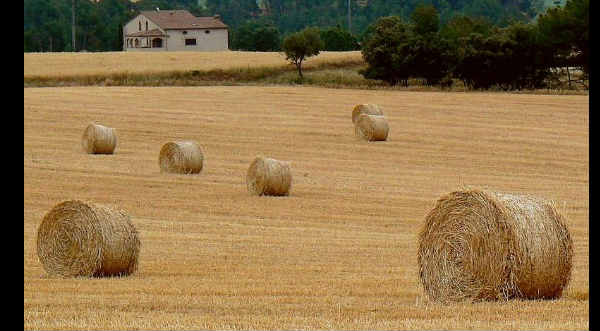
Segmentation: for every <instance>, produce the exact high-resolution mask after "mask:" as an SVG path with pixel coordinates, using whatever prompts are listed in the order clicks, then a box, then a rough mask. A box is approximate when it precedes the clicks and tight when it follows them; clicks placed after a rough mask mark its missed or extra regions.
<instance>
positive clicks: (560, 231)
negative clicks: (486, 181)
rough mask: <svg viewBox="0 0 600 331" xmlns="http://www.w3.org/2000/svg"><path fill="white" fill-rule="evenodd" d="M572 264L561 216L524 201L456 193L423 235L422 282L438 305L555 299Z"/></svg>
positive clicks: (546, 205)
mask: <svg viewBox="0 0 600 331" xmlns="http://www.w3.org/2000/svg"><path fill="white" fill-rule="evenodd" d="M572 259H573V243H572V240H571V236H570V234H569V231H568V228H567V226H566V224H565V219H564V217H563V216H561V215H560V214H559V213H558V212H557V211H556V209H555V207H554V205H553V204H552V203H551V202H547V201H545V200H542V199H539V198H536V197H530V196H524V195H513V194H503V193H496V192H489V191H482V190H465V191H456V192H452V193H450V194H447V195H445V196H443V197H441V198H440V199H439V200H438V201H437V203H436V205H435V207H434V208H433V209H432V210H431V211H430V212H429V213H428V215H427V217H426V219H425V224H424V226H423V228H422V230H421V232H420V234H419V250H418V264H419V275H420V279H421V282H422V284H423V287H424V289H425V292H426V293H427V295H428V297H429V298H430V299H432V300H434V301H442V302H448V301H461V300H472V301H479V300H500V299H502V300H507V299H512V298H522V299H554V298H558V297H560V296H561V295H562V292H563V289H564V288H565V287H566V286H567V283H568V281H569V279H570V274H571V268H572Z"/></svg>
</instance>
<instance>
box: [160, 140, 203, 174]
mask: <svg viewBox="0 0 600 331" xmlns="http://www.w3.org/2000/svg"><path fill="white" fill-rule="evenodd" d="M158 165H159V167H160V171H161V172H169V173H177V174H198V173H200V172H201V171H202V167H203V166H204V154H203V153H202V149H201V148H200V145H199V144H198V143H197V142H195V141H192V140H185V141H175V142H168V143H166V144H164V145H163V146H162V148H161V149H160V153H159V156H158Z"/></svg>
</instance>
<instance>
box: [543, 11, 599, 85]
mask: <svg viewBox="0 0 600 331" xmlns="http://www.w3.org/2000/svg"><path fill="white" fill-rule="evenodd" d="M589 11H590V1H589V0H568V1H567V4H566V5H565V7H563V8H561V7H555V8H550V9H548V10H547V11H546V12H545V13H544V14H542V15H540V17H539V18H538V20H537V25H538V29H539V31H540V39H541V44H542V47H544V48H545V49H546V50H547V52H551V53H552V55H553V59H552V63H550V64H549V65H552V66H578V67H581V68H582V69H583V71H584V72H585V73H586V74H589V70H590V62H589V61H590V43H589V30H590V13H589Z"/></svg>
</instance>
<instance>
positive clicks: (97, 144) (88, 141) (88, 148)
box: [81, 123, 117, 154]
mask: <svg viewBox="0 0 600 331" xmlns="http://www.w3.org/2000/svg"><path fill="white" fill-rule="evenodd" d="M81 145H82V146H83V150H84V151H85V152H86V153H88V154H113V153H114V151H115V148H116V147H117V131H116V130H115V129H114V128H109V127H106V126H104V125H100V124H94V123H90V124H89V125H88V126H87V127H86V128H85V131H83V137H82V138H81Z"/></svg>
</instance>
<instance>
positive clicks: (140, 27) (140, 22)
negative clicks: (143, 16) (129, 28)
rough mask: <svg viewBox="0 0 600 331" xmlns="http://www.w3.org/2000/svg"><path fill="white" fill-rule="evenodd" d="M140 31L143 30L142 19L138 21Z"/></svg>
mask: <svg viewBox="0 0 600 331" xmlns="http://www.w3.org/2000/svg"><path fill="white" fill-rule="evenodd" d="M138 31H142V21H139V22H138Z"/></svg>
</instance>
